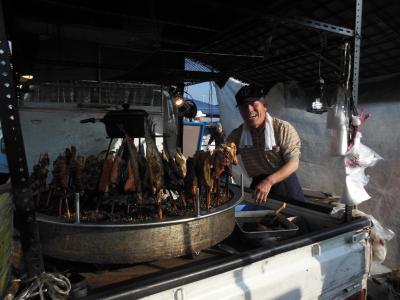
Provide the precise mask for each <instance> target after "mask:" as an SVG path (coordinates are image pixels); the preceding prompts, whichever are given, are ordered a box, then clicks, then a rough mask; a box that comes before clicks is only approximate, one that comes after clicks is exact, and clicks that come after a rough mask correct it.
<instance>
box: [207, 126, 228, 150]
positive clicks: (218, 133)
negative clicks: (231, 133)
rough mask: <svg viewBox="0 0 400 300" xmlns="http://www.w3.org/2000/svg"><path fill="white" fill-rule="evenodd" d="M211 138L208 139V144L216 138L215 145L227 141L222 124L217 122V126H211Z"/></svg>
mask: <svg viewBox="0 0 400 300" xmlns="http://www.w3.org/2000/svg"><path fill="white" fill-rule="evenodd" d="M209 130H210V139H209V140H208V146H210V145H211V143H212V142H213V141H214V140H215V147H218V146H219V145H221V144H223V143H224V142H225V134H224V130H223V129H222V124H221V123H217V126H215V127H214V126H213V127H210V129H209Z"/></svg>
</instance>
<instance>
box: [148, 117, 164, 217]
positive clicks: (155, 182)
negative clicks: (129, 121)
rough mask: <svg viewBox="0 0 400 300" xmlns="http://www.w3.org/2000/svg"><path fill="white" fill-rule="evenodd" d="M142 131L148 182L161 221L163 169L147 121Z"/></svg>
mask: <svg viewBox="0 0 400 300" xmlns="http://www.w3.org/2000/svg"><path fill="white" fill-rule="evenodd" d="M144 129H145V130H144V131H145V140H146V158H147V161H148V163H149V171H150V181H151V183H152V187H153V194H154V196H155V199H156V202H157V206H158V216H159V218H160V219H162V218H163V211H162V206H161V205H162V193H161V192H162V189H163V188H164V167H163V162H162V159H161V155H160V152H159V151H158V148H157V145H156V141H155V139H154V137H153V131H152V130H151V127H150V122H149V120H148V119H146V120H145V124H144Z"/></svg>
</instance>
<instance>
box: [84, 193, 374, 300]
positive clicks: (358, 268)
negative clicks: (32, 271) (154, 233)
mask: <svg viewBox="0 0 400 300" xmlns="http://www.w3.org/2000/svg"><path fill="white" fill-rule="evenodd" d="M246 196H248V197H250V196H249V194H247V195H246ZM249 199H250V198H249ZM280 204H281V202H279V201H276V200H272V199H269V200H268V202H267V205H268V207H269V208H271V209H275V208H277V207H279V206H280ZM330 211H331V207H329V206H328V205H323V204H317V203H312V201H307V202H306V203H297V205H296V204H289V206H288V208H287V209H286V210H285V214H286V215H288V216H296V217H295V220H294V222H296V219H297V224H298V225H299V227H300V229H299V232H298V234H297V235H296V236H295V237H293V238H289V239H286V240H284V241H280V242H279V241H275V242H274V241H271V240H267V241H258V242H255V241H249V240H247V241H246V240H240V239H239V240H235V241H236V244H235V243H232V244H230V245H231V246H226V245H225V246H223V247H221V248H222V249H224V250H225V252H226V253H224V254H216V255H213V256H211V257H208V258H207V259H194V260H193V261H192V262H190V263H186V264H183V265H181V266H172V267H171V266H169V267H168V268H166V269H165V270H162V271H159V272H156V273H153V274H149V275H148V276H142V277H139V278H136V279H133V280H130V281H127V282H123V283H119V284H116V285H112V286H108V287H104V288H99V289H94V290H92V291H90V292H89V295H88V299H157V300H160V299H174V300H183V299H191V300H192V299H246V300H248V299H252V300H254V299H285V300H287V299H366V286H367V285H366V283H367V277H368V273H369V270H370V265H371V245H370V242H369V233H370V229H371V222H370V220H369V219H368V218H364V217H361V218H355V219H353V220H351V221H347V222H346V221H345V220H341V221H339V220H337V219H334V218H332V217H331V216H330ZM235 234H237V232H234V234H233V235H235ZM232 245H234V246H232Z"/></svg>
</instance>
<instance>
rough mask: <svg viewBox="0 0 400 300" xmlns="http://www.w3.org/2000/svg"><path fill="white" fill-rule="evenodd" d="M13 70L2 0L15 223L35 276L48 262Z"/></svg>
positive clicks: (0, 65) (4, 113) (5, 119)
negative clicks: (34, 198) (42, 249)
mask: <svg viewBox="0 0 400 300" xmlns="http://www.w3.org/2000/svg"><path fill="white" fill-rule="evenodd" d="M12 72H13V71H12V69H11V53H10V49H9V46H8V41H7V37H6V32H5V24H4V12H3V1H0V121H1V126H2V130H3V136H4V143H5V147H6V154H7V161H8V166H9V169H10V178H11V183H12V187H13V194H14V201H15V206H16V220H15V221H16V222H15V224H16V227H17V228H18V229H19V231H20V237H21V245H22V250H23V254H24V259H25V266H26V268H27V272H28V275H29V276H35V275H39V274H41V273H42V272H43V271H44V265H43V257H42V254H41V249H40V241H39V230H38V225H37V223H36V218H35V207H34V202H33V198H32V193H31V188H30V185H29V172H28V166H27V163H26V156H25V149H24V141H23V138H22V132H21V125H20V121H19V113H18V101H17V97H16V89H15V84H14V78H13V73H12Z"/></svg>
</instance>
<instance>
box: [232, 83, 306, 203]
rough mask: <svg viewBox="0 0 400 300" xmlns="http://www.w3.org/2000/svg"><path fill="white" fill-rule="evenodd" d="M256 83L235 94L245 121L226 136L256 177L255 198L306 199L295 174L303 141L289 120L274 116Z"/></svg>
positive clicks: (249, 172) (253, 184)
mask: <svg viewBox="0 0 400 300" xmlns="http://www.w3.org/2000/svg"><path fill="white" fill-rule="evenodd" d="M264 94H265V93H264V92H263V90H262V89H260V88H257V87H255V86H251V85H250V86H244V87H242V88H241V89H240V90H239V91H238V93H237V94H236V102H237V107H238V108H239V111H240V114H241V116H242V118H243V120H244V123H243V124H242V125H240V126H239V127H238V128H236V129H234V130H233V131H232V133H231V134H230V135H229V137H228V138H227V141H228V142H234V143H235V144H236V146H237V148H238V152H239V154H240V155H241V158H242V161H243V164H244V167H245V169H246V171H247V173H248V175H249V176H250V177H252V178H253V182H252V184H251V187H252V188H253V189H254V194H253V198H254V199H255V200H256V202H258V203H262V202H265V201H266V200H267V196H268V194H272V195H276V196H280V197H284V198H287V199H294V200H298V201H304V194H303V190H302V188H301V186H300V183H299V181H298V179H297V176H296V174H295V172H296V170H297V169H298V167H299V159H300V146H301V141H300V138H299V135H298V134H297V132H296V130H295V129H294V128H293V126H292V125H290V124H289V123H288V122H286V121H283V120H279V119H277V118H272V117H271V116H270V115H269V114H268V107H267V104H266V103H265V100H264V99H263V95H264Z"/></svg>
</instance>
